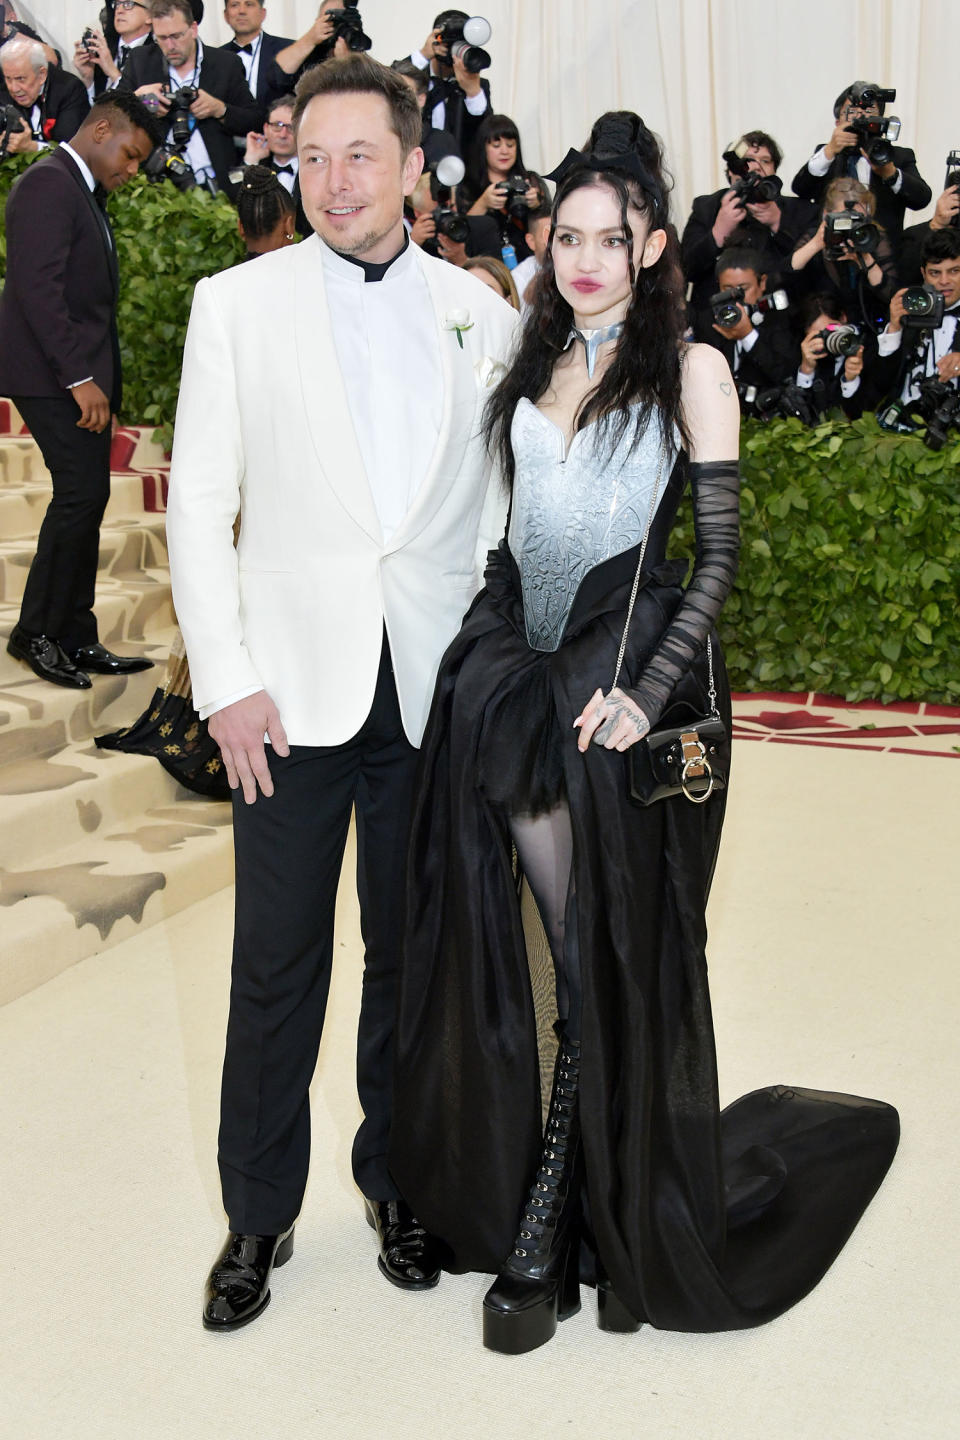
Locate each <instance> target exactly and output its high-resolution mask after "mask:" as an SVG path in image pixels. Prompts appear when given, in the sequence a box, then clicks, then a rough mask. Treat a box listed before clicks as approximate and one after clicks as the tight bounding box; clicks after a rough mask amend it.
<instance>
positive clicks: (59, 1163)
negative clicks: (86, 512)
mask: <svg viewBox="0 0 960 1440" xmlns="http://www.w3.org/2000/svg"><path fill="white" fill-rule="evenodd" d="M735 766H736V774H735V785H734V789H733V792H732V796H731V802H730V807H729V811H728V815H729V820H728V827H727V833H726V837H725V843H724V849H723V852H722V859H721V865H720V869H719V871H718V876H717V883H716V888H715V891H714V897H713V901H712V904H711V916H710V920H711V951H710V953H711V974H712V984H713V999H714V1006H715V1012H716V1026H717V1034H718V1046H719V1054H720V1073H721V1087H722V1092H723V1097H724V1100H729V1099H732V1098H733V1097H735V1096H736V1095H738V1094H740V1093H742V1092H744V1091H746V1090H749V1089H751V1088H753V1087H755V1086H757V1085H761V1084H765V1083H768V1082H774V1081H783V1082H786V1083H799V1084H803V1085H810V1086H819V1087H823V1088H830V1089H840V1090H843V1089H848V1090H851V1091H855V1092H858V1093H860V1094H864V1095H875V1096H880V1097H883V1098H885V1099H888V1100H891V1101H893V1102H894V1103H896V1104H897V1105H898V1106H899V1107H900V1109H901V1114H902V1121H903V1136H904V1138H903V1143H902V1148H901V1151H900V1154H899V1156H898V1159H897V1161H896V1163H895V1166H894V1169H893V1171H892V1172H891V1174H890V1176H889V1178H888V1180H887V1181H886V1183H885V1185H884V1187H883V1188H882V1190H881V1192H880V1194H879V1196H878V1197H877V1199H876V1201H875V1202H874V1204H873V1206H872V1207H871V1208H870V1210H869V1211H868V1213H867V1215H866V1217H865V1219H864V1221H863V1222H862V1224H861V1225H860V1227H859V1229H858V1230H857V1231H856V1233H855V1234H854V1236H853V1237H852V1239H851V1241H850V1242H849V1244H848V1246H847V1248H846V1250H845V1251H844V1253H843V1254H842V1256H841V1257H840V1259H839V1260H838V1262H837V1263H836V1265H835V1266H834V1268H833V1270H832V1271H831V1272H830V1273H829V1274H828V1275H827V1277H826V1279H825V1280H824V1281H823V1283H822V1284H821V1285H820V1286H819V1287H818V1289H817V1290H816V1291H815V1292H814V1293H813V1294H812V1295H811V1296H810V1297H809V1298H808V1299H807V1300H805V1301H804V1302H803V1303H802V1304H800V1305H799V1306H797V1307H796V1308H795V1309H794V1310H793V1311H791V1312H790V1313H789V1314H787V1315H786V1316H784V1317H783V1318H781V1319H780V1320H778V1321H776V1322H774V1323H773V1324H771V1325H768V1326H766V1327H763V1328H762V1329H759V1330H754V1331H745V1332H742V1333H737V1334H729V1335H716V1336H696V1335H689V1336H688V1335H677V1334H669V1333H660V1332H657V1331H655V1330H652V1329H651V1328H649V1327H645V1328H644V1329H643V1330H642V1331H641V1332H640V1333H639V1334H637V1335H632V1336H612V1335H605V1334H601V1333H600V1332H599V1331H598V1330H597V1328H596V1324H595V1315H594V1305H593V1299H592V1296H590V1295H589V1294H585V1296H584V1307H583V1310H582V1311H581V1313H580V1314H579V1315H578V1316H576V1317H574V1318H573V1319H571V1320H570V1321H568V1322H567V1323H566V1324H564V1325H563V1326H561V1328H560V1331H559V1333H558V1335H557V1338H556V1339H555V1340H554V1341H553V1342H552V1343H551V1344H550V1345H548V1346H546V1347H544V1348H543V1349H541V1350H539V1351H537V1352H535V1353H533V1354H531V1355H528V1356H525V1357H519V1358H507V1357H502V1356H497V1355H493V1354H490V1353H488V1352H485V1351H484V1350H483V1349H482V1347H481V1343H480V1300H481V1297H482V1294H483V1291H484V1288H485V1285H486V1281H485V1280H484V1279H483V1278H482V1277H469V1276H466V1277H456V1278H452V1277H444V1279H443V1281H442V1283H441V1285H440V1286H439V1288H438V1289H437V1290H435V1291H432V1292H429V1293H427V1294H423V1295H407V1294H403V1293H401V1292H400V1291H398V1290H395V1289H393V1288H392V1287H391V1286H389V1285H387V1284H386V1283H385V1282H384V1281H383V1280H382V1278H381V1277H380V1276H379V1274H378V1273H377V1270H376V1266H375V1262H374V1250H373V1246H372V1242H371V1235H370V1232H369V1230H368V1229H367V1227H366V1225H365V1224H364V1222H363V1219H362V1215H361V1210H360V1204H359V1201H358V1199H357V1196H356V1193H355V1192H354V1190H353V1187H352V1184H351V1179H350V1170H349V1153H350V1143H351V1138H352V1133H353V1128H354V1125H355V1122H356V1099H355V1095H354V1090H353V1054H352V1049H353V1032H354V1026H355V1016H356V1007H357V1002H358V979H359V973H358V938H357V923H356V912H355V902H354V901H353V898H352V896H351V894H350V893H349V887H348V886H345V887H344V893H343V895H342V904H341V909H340V917H339V920H340V925H339V937H338V961H339V966H338V971H337V974H336V977H335V986H334V991H333V994H332V998H331V1007H330V1013H329V1020H328V1030H327V1035H326V1039H325V1044H324V1048H323V1052H322V1057H321V1063H320V1067H319V1070H318V1074H317V1077H316V1082H315V1086H314V1099H315V1104H314V1162H313V1170H312V1178H311V1184H310V1189H309V1192H308V1196H307V1202H306V1206H305V1210H304V1214H303V1216H302V1219H301V1224H300V1227H299V1230H298V1233H297V1248H296V1253H295V1255H294V1258H293V1260H292V1262H291V1263H290V1264H289V1265H288V1266H287V1267H286V1268H285V1269H283V1270H282V1271H280V1272H278V1274H277V1276H276V1277H275V1280H274V1298H273V1304H272V1305H271V1307H270V1309H269V1311H268V1312H267V1313H266V1314H265V1315H264V1316H263V1317H262V1318H261V1319H260V1320H259V1321H258V1322H257V1323H256V1324H254V1325H252V1326H250V1327H248V1328H247V1329H245V1330H243V1331H240V1332H238V1333H237V1334H235V1335H230V1336H210V1335H207V1334H205V1333H204V1331H203V1330H202V1329H201V1327H200V1323H199V1304H200V1290H201V1284H202V1280H203V1276H204V1273H205V1271H206V1268H207V1266H208V1264H209V1262H210V1260H211V1259H212V1258H213V1256H214V1254H215V1252H216V1250H217V1248H218V1246H219V1244H220V1240H221V1236H222V1230H223V1222H222V1217H221V1213H220V1207H219V1198H218V1188H217V1176H216V1165H215V1139H216V1110H217V1092H218V1079H219V1064H220V1058H221V1045H222V1034H223V1026H224V1017H225V1008H226V999H227V970H228V948H229V933H230V910H231V896H230V892H229V891H224V892H221V893H220V894H217V895H214V896H212V897H210V898H208V899H207V900H204V901H202V902H201V903H199V904H197V905H195V906H193V907H192V908H191V909H187V910H184V911H183V912H181V913H180V914H178V915H175V916H173V917H172V918H170V919H168V920H167V921H165V922H162V923H160V924H157V925H156V926H154V927H153V928H152V929H151V930H149V931H148V932H146V933H145V934H142V935H139V936H136V937H133V938H132V939H130V940H127V941H125V942H123V943H122V944H119V945H117V946H116V947H114V948H113V949H111V950H110V951H108V952H107V953H105V954H102V955H99V956H94V957H92V958H89V959H87V960H84V961H83V962H82V963H81V964H79V965H77V966H75V967H74V968H72V969H71V970H68V971H66V972H65V973H64V974H62V975H60V976H58V977H57V978H56V979H54V980H52V981H51V982H50V983H49V984H47V985H45V986H43V987H42V988H40V989H38V990H36V991H34V992H33V993H31V994H28V995H25V996H23V997H21V998H20V999H18V1000H15V1001H13V1002H11V1003H10V1004H9V1005H7V1006H5V1007H4V1008H2V1009H0V1088H2V1094H3V1098H4V1103H3V1106H2V1119H0V1198H2V1206H3V1211H2V1226H0V1247H2V1250H0V1255H2V1269H0V1273H2V1276H3V1281H4V1294H3V1301H2V1305H0V1372H2V1373H0V1430H2V1433H3V1435H4V1436H6V1435H9V1436H11V1437H17V1440H21V1437H23V1440H35V1437H36V1440H53V1437H58V1440H59V1437H67V1440H86V1437H97V1440H114V1437H117V1440H119V1437H124V1440H126V1437H133V1440H140V1437H143V1440H154V1437H168V1436H169V1437H176V1440H194V1437H197V1440H199V1437H204V1440H221V1437H223V1440H225V1437H239V1436H242V1437H256V1440H274V1437H277V1440H300V1437H304V1440H307V1437H310V1440H312V1437H336V1440H340V1437H364V1440H365V1437H368V1436H370V1437H377V1440H381V1437H382V1440H405V1437H427V1436H429V1437H433V1436H438V1437H448V1436H449V1437H464V1440H473V1437H478V1440H479V1437H487V1436H490V1437H501V1436H502V1437H527V1436H529V1437H530V1440H541V1437H543V1440H551V1437H562V1436H587V1435H590V1436H593V1435H596V1436H598V1437H631V1440H632V1437H637V1440H640V1437H656V1440H659V1437H668V1436H683V1437H698V1440H700V1437H703V1440H709V1437H724V1440H726V1437H731V1440H733V1437H736V1440H754V1437H756V1440H760V1437H763V1440H839V1437H843V1440H846V1437H861V1436H864V1437H866V1436H891V1437H897V1440H903V1437H914V1436H916V1437H935V1440H939V1437H946V1436H948V1435H956V1434H957V1433H958V1421H957V1407H958V1402H960V1390H958V1385H957V1378H956V1375H957V1363H956V1353H957V1322H958V1319H960V1314H958V1310H960V1307H958V1305H957V1300H956V1296H957V1290H958V1282H960V1274H958V1270H960V1266H958V1247H957V1241H956V1235H957V1228H958V1205H957V1187H958V1181H960V1163H958V1140H957V1134H958V1128H960V1127H958V1119H960V1117H958V1114H957V1111H958V1104H957V1095H958V1090H960V1086H958V1078H960V1077H958V1066H957V1058H956V1057H957V1041H956V1032H957V1024H958V1015H960V1005H958V1001H960V993H958V992H960V974H958V963H957V962H958V958H960V957H958V948H960V947H958V944H957V921H956V894H957V880H956V873H957V824H956V815H957V809H958V798H960V796H958V785H960V766H954V765H951V764H949V763H948V762H945V761H944V760H942V759H939V758H936V759H931V758H927V757H922V756H914V755H890V754H886V755H883V754H873V753H870V752H865V751H843V750H824V749H817V748H814V747H812V746H804V745H800V746H787V745H751V744H741V745H739V746H738V748H737V753H736V758H735ZM0 918H2V917H0Z"/></svg>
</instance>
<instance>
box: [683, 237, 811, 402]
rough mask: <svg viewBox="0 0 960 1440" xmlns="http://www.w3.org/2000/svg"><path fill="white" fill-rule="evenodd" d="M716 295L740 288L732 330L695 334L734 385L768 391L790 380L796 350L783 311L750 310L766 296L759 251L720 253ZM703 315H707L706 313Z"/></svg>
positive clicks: (707, 328)
mask: <svg viewBox="0 0 960 1440" xmlns="http://www.w3.org/2000/svg"><path fill="white" fill-rule="evenodd" d="M715 273H716V284H717V289H718V290H727V289H730V288H732V287H733V286H742V287H743V301H742V303H738V304H737V306H736V309H737V312H738V313H737V319H736V321H735V323H734V324H732V325H718V324H716V323H714V322H713V321H712V320H711V321H710V323H709V324H707V323H706V321H705V322H704V324H703V326H702V328H701V330H700V331H699V332H698V334H697V339H698V340H703V341H705V342H706V344H708V345H712V346H713V347H714V349H715V350H719V351H720V353H721V354H722V355H723V356H724V358H725V359H726V361H727V364H728V365H729V366H730V369H731V371H732V373H733V376H734V379H735V380H736V381H737V383H738V385H755V386H756V387H757V389H758V390H761V389H762V390H766V389H769V388H770V386H772V385H780V384H782V383H783V381H784V380H787V379H791V378H792V377H793V374H794V372H795V371H796V368H797V360H798V350H797V344H796V341H795V340H794V338H793V335H792V334H791V331H790V325H789V322H788V321H787V317H786V312H785V311H782V310H769V311H767V313H766V314H761V313H759V312H758V311H757V310H755V309H754V307H755V306H756V305H757V302H758V301H760V300H762V299H763V297H764V296H765V295H766V293H767V277H766V275H765V274H764V273H763V260H762V257H761V256H760V254H759V252H758V251H756V250H752V249H749V248H748V247H745V246H744V247H742V248H737V249H734V248H731V249H728V250H724V251H723V253H722V254H721V256H720V259H719V260H718V261H717V268H716V272H715ZM706 316H707V317H708V318H709V317H710V316H711V312H710V310H709V309H708V310H707V311H706Z"/></svg>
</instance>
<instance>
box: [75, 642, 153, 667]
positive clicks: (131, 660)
mask: <svg viewBox="0 0 960 1440" xmlns="http://www.w3.org/2000/svg"><path fill="white" fill-rule="evenodd" d="M66 653H67V655H68V657H69V659H70V660H72V662H73V664H74V665H76V667H77V669H78V670H89V671H91V672H92V673H93V674H94V675H133V674H134V672H135V671H137V670H151V669H152V668H153V661H152V660H147V659H145V658H144V656H142V655H114V653H113V651H112V650H108V649H107V647H106V646H105V645H101V644H100V642H99V641H98V642H97V644H96V645H81V647H80V649H79V650H68V651H67V652H66Z"/></svg>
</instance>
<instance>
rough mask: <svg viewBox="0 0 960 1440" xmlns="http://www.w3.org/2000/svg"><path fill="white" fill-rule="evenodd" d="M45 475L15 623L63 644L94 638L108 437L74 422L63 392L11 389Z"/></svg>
mask: <svg viewBox="0 0 960 1440" xmlns="http://www.w3.org/2000/svg"><path fill="white" fill-rule="evenodd" d="M13 403H14V404H15V405H16V407H17V409H18V410H19V411H20V414H21V415H22V416H23V419H24V422H25V423H26V425H27V427H28V429H29V430H30V433H31V435H32V436H33V438H34V439H35V440H36V442H37V444H38V445H39V447H40V453H41V454H42V455H43V462H44V464H45V465H46V467H47V469H48V470H49V471H50V474H51V476H52V477H53V498H52V499H51V501H50V504H49V505H48V506H47V513H46V515H45V516H44V517H43V523H42V525H41V526H40V535H39V538H38V540H37V553H36V555H35V556H34V558H33V564H32V565H31V566H30V574H29V575H28V576H27V583H26V585H25V587H24V591H23V603H22V605H21V607H20V625H21V628H22V629H23V630H24V631H25V632H26V634H27V635H49V636H50V638H51V639H53V640H59V641H60V644H61V645H62V646H63V647H64V649H66V650H77V649H79V648H80V647H81V646H83V645H95V644H96V642H97V621H96V617H95V615H94V613H93V600H94V591H95V588H96V582H97V560H98V557H99V552H100V521H101V520H102V519H103V512H104V510H105V509H106V507H107V501H108V500H109V498H110V440H111V432H110V426H109V425H108V426H107V428H106V430H104V431H103V432H102V433H101V434H99V435H96V434H94V433H93V431H92V430H80V429H78V428H77V420H78V419H79V418H80V407H79V406H78V405H77V403H76V401H75V400H72V399H71V398H70V396H69V395H64V396H49V397H48V396H39V395H32V396H13Z"/></svg>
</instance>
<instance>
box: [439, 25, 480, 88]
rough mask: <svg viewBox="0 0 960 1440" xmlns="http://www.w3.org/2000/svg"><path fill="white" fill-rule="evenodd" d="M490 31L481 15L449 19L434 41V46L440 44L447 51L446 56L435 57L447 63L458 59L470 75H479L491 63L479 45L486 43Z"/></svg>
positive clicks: (449, 63)
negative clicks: (467, 18)
mask: <svg viewBox="0 0 960 1440" xmlns="http://www.w3.org/2000/svg"><path fill="white" fill-rule="evenodd" d="M492 33H493V32H492V30H491V28H490V22H489V20H484V18H483V16H482V15H474V16H472V17H471V18H470V19H469V20H450V21H448V22H447V24H446V25H444V27H443V29H442V30H441V31H440V32H439V34H438V36H437V39H436V40H435V41H434V45H435V46H436V45H442V46H443V48H444V50H446V52H447V54H446V56H444V55H438V56H437V59H438V60H439V61H440V63H441V64H447V65H452V64H453V62H454V60H459V61H460V63H461V65H462V66H463V68H464V69H465V70H466V71H467V72H468V73H469V74H470V75H479V74H480V71H481V70H487V69H489V67H490V64H491V60H490V56H489V54H488V52H487V51H486V50H484V49H482V48H481V47H482V46H484V45H486V43H487V41H488V40H489V39H490V36H491V34H492ZM447 57H449V58H447Z"/></svg>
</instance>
